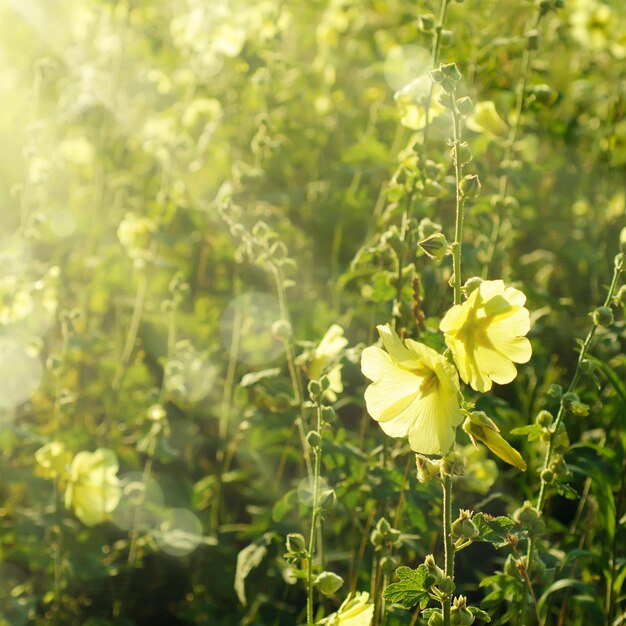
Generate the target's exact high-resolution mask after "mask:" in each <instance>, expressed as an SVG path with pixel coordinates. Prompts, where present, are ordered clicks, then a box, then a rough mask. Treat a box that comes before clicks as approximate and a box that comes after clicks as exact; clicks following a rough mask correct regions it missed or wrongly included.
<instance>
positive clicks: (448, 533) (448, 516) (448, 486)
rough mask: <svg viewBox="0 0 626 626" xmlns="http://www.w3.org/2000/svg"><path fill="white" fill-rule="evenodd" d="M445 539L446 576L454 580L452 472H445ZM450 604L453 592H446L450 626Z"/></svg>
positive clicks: (444, 603)
mask: <svg viewBox="0 0 626 626" xmlns="http://www.w3.org/2000/svg"><path fill="white" fill-rule="evenodd" d="M443 541H444V544H443V546H444V555H445V570H444V571H445V575H446V578H450V580H454V546H453V545H452V477H451V476H450V474H445V475H444V477H443ZM450 605H451V594H450V593H446V596H445V597H444V599H443V600H442V602H441V608H442V610H443V624H444V626H450Z"/></svg>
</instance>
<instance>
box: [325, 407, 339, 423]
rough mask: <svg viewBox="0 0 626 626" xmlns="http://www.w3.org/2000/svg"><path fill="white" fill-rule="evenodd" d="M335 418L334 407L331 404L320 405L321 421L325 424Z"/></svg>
mask: <svg viewBox="0 0 626 626" xmlns="http://www.w3.org/2000/svg"><path fill="white" fill-rule="evenodd" d="M336 419H337V414H336V413H335V409H333V407H332V406H323V407H322V422H324V423H326V424H330V423H332V422H334V421H335V420H336Z"/></svg>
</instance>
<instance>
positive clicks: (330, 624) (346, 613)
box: [320, 591, 374, 626]
mask: <svg viewBox="0 0 626 626" xmlns="http://www.w3.org/2000/svg"><path fill="white" fill-rule="evenodd" d="M369 598H370V596H369V593H367V592H365V591H362V592H357V593H355V594H354V595H352V594H350V595H349V596H348V597H347V598H346V599H345V600H344V602H343V604H342V605H341V606H340V607H339V610H338V611H337V612H336V613H332V614H331V615H329V616H328V617H326V618H324V619H323V620H322V621H321V622H320V624H324V625H325V626H370V625H371V623H372V619H373V617H374V605H373V604H372V603H371V602H369Z"/></svg>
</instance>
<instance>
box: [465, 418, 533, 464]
mask: <svg viewBox="0 0 626 626" xmlns="http://www.w3.org/2000/svg"><path fill="white" fill-rule="evenodd" d="M463 430H464V431H465V432H466V433H467V434H468V435H469V437H470V439H471V440H472V443H473V444H474V445H477V444H476V441H481V442H482V443H484V444H485V445H486V446H487V447H488V448H489V449H490V450H491V451H492V452H493V453H494V454H495V455H496V456H499V457H500V458H501V459H502V460H503V461H506V462H507V463H508V464H509V465H513V466H514V467H517V469H518V470H520V471H522V472H524V471H526V462H525V461H524V459H523V458H522V455H521V454H520V453H519V452H518V451H517V450H516V449H515V448H513V447H512V446H511V445H510V444H509V442H508V441H506V439H504V437H502V435H501V434H500V429H499V428H498V427H497V426H496V425H495V423H494V421H493V420H492V419H491V418H490V417H488V416H487V415H486V414H485V413H483V412H482V411H475V412H473V413H471V414H470V416H469V417H468V418H467V419H466V420H465V422H464V423H463Z"/></svg>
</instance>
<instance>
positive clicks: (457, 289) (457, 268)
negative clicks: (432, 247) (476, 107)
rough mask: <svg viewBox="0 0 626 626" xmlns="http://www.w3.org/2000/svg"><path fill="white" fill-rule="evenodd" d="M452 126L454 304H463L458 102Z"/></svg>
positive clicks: (453, 109)
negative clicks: (454, 215)
mask: <svg viewBox="0 0 626 626" xmlns="http://www.w3.org/2000/svg"><path fill="white" fill-rule="evenodd" d="M452 122H453V123H452V126H453V133H454V134H453V140H454V177H455V180H456V222H455V229H454V243H453V244H452V263H453V268H454V269H453V272H454V274H453V278H454V304H461V283H462V281H461V256H462V255H461V247H462V242H463V220H464V214H463V209H464V207H465V196H464V195H463V193H462V192H461V178H462V176H463V166H462V164H461V162H460V159H459V144H460V143H461V120H460V116H459V112H458V109H457V107H456V102H454V103H453V108H452Z"/></svg>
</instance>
